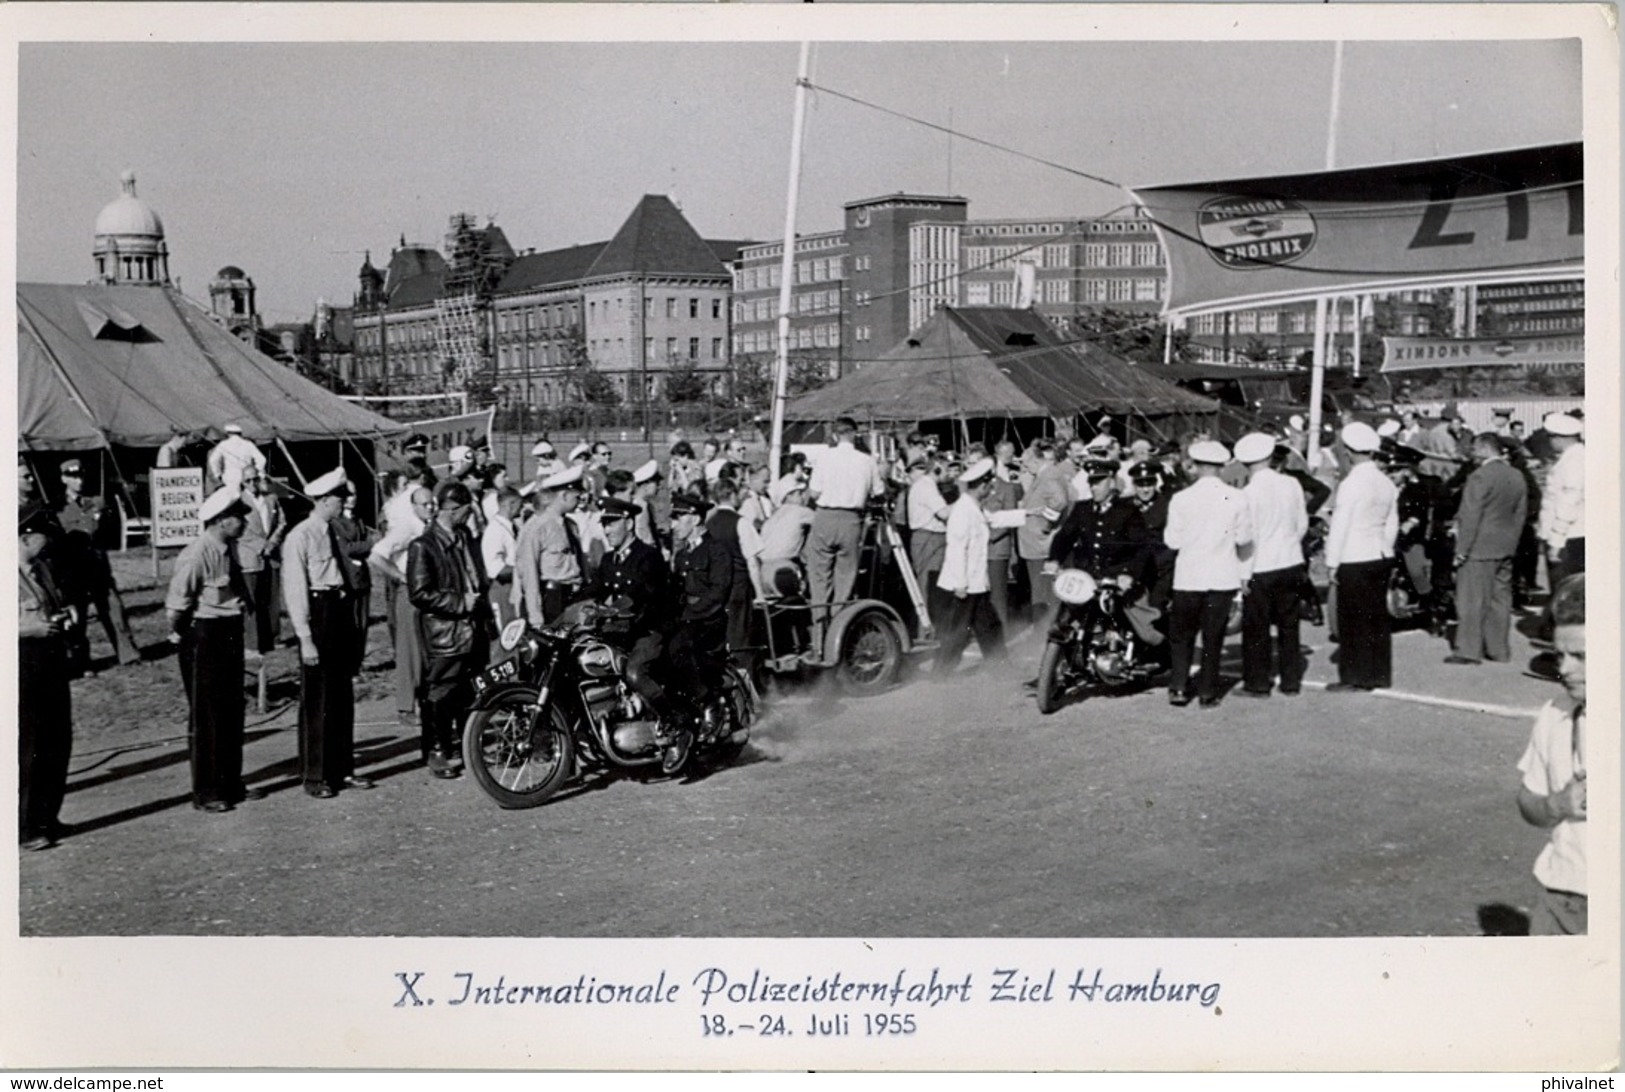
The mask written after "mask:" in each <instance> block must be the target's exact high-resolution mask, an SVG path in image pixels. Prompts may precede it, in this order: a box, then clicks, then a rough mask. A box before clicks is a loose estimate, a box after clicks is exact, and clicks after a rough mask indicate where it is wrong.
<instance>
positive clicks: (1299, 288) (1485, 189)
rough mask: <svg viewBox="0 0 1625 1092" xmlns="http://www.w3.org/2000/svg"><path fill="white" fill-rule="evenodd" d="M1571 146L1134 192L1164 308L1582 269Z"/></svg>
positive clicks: (1576, 147) (1579, 204)
mask: <svg viewBox="0 0 1625 1092" xmlns="http://www.w3.org/2000/svg"><path fill="white" fill-rule="evenodd" d="M1583 151H1584V150H1583V147H1582V145H1580V144H1579V143H1572V144H1557V145H1549V146H1545V147H1537V148H1519V149H1514V150H1511V151H1503V152H1491V153H1483V154H1478V155H1470V156H1459V157H1455V158H1450V159H1430V160H1423V161H1419V162H1413V163H1394V164H1386V165H1382V166H1374V167H1356V168H1352V169H1348V170H1335V171H1323V172H1317V173H1313V174H1300V175H1284V176H1280V177H1275V178H1249V179H1239V180H1231V181H1221V182H1202V183H1191V184H1185V185H1174V186H1149V187H1142V188H1137V189H1135V190H1134V195H1135V197H1136V199H1137V200H1138V201H1139V202H1140V204H1141V206H1142V209H1141V213H1142V215H1144V216H1145V217H1146V218H1148V219H1149V220H1151V221H1152V222H1153V223H1154V224H1155V225H1156V228H1157V231H1158V234H1159V235H1160V236H1161V237H1162V242H1163V248H1164V250H1165V252H1166V253H1167V261H1168V292H1167V299H1166V301H1165V308H1166V311H1168V312H1185V313H1194V312H1198V311H1208V310H1226V309H1230V308H1235V307H1252V306H1259V305H1263V304H1268V303H1286V302H1289V301H1295V300H1304V299H1313V298H1315V297H1317V296H1327V295H1346V294H1351V293H1356V292H1370V291H1386V290H1393V289H1399V288H1404V287H1408V286H1410V287H1422V286H1429V285H1435V286H1437V285H1445V284H1452V283H1454V284H1462V283H1477V284H1485V283H1492V282H1497V281H1518V280H1531V279H1548V278H1555V277H1577V276H1580V275H1581V273H1582V271H1583V268H1584V261H1585V207H1584V206H1585V200H1584V193H1585V191H1584V154H1583Z"/></svg>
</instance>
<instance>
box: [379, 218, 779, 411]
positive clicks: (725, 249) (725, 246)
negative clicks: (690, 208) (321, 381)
mask: <svg viewBox="0 0 1625 1092" xmlns="http://www.w3.org/2000/svg"><path fill="white" fill-rule="evenodd" d="M484 231H485V232H487V233H490V232H495V231H499V229H497V228H495V227H494V226H491V227H487V228H485V229H484ZM491 243H492V240H490V239H489V238H487V240H485V244H486V245H485V249H486V251H487V252H488V253H491V252H495V253H498V254H499V255H500V253H501V248H500V247H492V246H491V245H490V244H491ZM506 245H507V241H506V238H503V239H502V240H501V247H506ZM746 245H747V244H746V243H744V242H741V241H737V240H705V239H701V238H700V236H699V234H698V233H697V232H695V230H694V228H693V227H692V225H690V224H689V223H688V221H687V219H685V218H684V217H683V214H682V212H681V211H680V210H679V209H678V208H677V206H676V205H675V204H673V203H672V201H671V200H670V198H667V197H665V196H663V195H658V194H651V195H647V196H645V197H643V198H642V200H640V201H639V202H638V205H637V207H636V208H634V209H633V211H632V214H631V215H630V216H629V217H628V218H627V220H626V221H625V223H623V224H622V226H621V228H620V230H619V231H617V232H616V234H615V236H614V237H613V238H612V239H610V240H609V241H607V242H599V243H589V244H585V245H580V246H573V247H566V248H563V249H560V250H553V251H545V252H542V253H537V252H535V251H526V252H524V253H521V254H517V255H515V254H513V253H512V251H511V250H509V251H508V253H507V256H506V257H504V258H503V259H502V272H501V276H500V278H499V279H497V280H496V281H495V283H494V285H493V286H492V287H491V288H490V289H489V290H488V291H486V292H484V293H482V294H481V296H480V298H479V299H478V301H477V311H478V322H479V329H480V332H479V338H480V346H481V352H482V354H483V361H484V363H483V377H484V378H485V381H486V382H487V383H488V385H489V386H491V387H493V388H501V389H502V390H503V391H505V392H506V393H507V396H508V399H509V401H510V402H511V403H512V404H515V405H518V404H526V405H547V404H558V403H562V402H569V401H572V400H575V399H577V398H579V396H580V391H579V390H575V389H572V387H571V375H572V369H573V368H575V367H577V366H578V365H581V364H583V363H586V364H590V365H591V367H592V368H593V369H594V370H595V371H597V372H599V373H601V374H602V375H603V376H604V377H605V378H606V379H607V380H608V381H609V382H610V383H611V384H612V385H613V387H614V389H615V391H616V394H617V396H618V397H619V398H621V399H623V400H626V401H632V402H637V401H639V400H640V399H642V398H643V397H645V396H646V397H648V398H651V399H653V398H658V397H660V396H661V393H662V392H663V389H664V386H663V383H664V380H663V377H664V376H665V375H667V374H668V373H670V372H672V371H673V370H675V369H680V368H692V369H693V370H695V371H697V372H699V373H701V374H702V375H703V376H704V377H705V380H706V382H707V383H708V385H710V386H711V387H712V388H713V389H717V390H720V389H722V387H723V386H724V385H725V382H726V379H725V377H726V375H727V372H728V366H729V320H730V311H729V297H730V290H731V286H732V273H731V271H730V265H731V264H732V263H734V262H735V261H737V259H738V256H739V252H740V250H741V248H742V247H744V246H746ZM454 274H455V271H454V270H452V269H451V268H450V267H449V266H448V264H447V263H446V261H445V259H444V258H443V257H442V256H441V255H440V254H439V253H438V252H437V251H435V250H433V249H432V248H428V247H423V246H412V247H408V246H407V245H406V244H405V242H404V240H403V242H402V245H401V247H400V248H398V249H397V250H396V251H395V252H394V253H392V254H391V256H390V264H389V272H388V273H387V274H382V273H379V272H378V270H376V269H374V268H373V266H372V263H371V258H370V256H369V257H368V260H367V261H366V262H365V263H364V264H363V265H362V268H361V274H360V277H361V290H360V292H359V293H358V295H357V296H356V306H355V317H354V323H355V370H356V374H357V378H358V382H359V383H361V384H364V385H368V386H371V387H374V388H380V389H382V388H384V387H386V386H387V388H388V390H389V391H390V392H391V393H410V392H417V391H440V390H444V389H446V388H445V363H446V355H447V354H446V351H445V346H444V344H443V342H444V340H445V336H444V335H445V327H446V325H447V323H446V315H445V312H446V310H447V306H446V304H447V299H446V297H447V295H448V284H449V283H450V280H451V279H452V277H453V276H454ZM386 374H387V376H388V377H389V378H388V381H387V383H386V381H385V379H384V376H385V375H386ZM640 392H644V393H640Z"/></svg>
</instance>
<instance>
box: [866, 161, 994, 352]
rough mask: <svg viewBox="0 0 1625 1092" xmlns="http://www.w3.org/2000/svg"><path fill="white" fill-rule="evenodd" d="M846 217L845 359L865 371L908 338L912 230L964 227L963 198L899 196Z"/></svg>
mask: <svg viewBox="0 0 1625 1092" xmlns="http://www.w3.org/2000/svg"><path fill="white" fill-rule="evenodd" d="M843 208H844V210H845V213H846V226H845V230H844V232H843V234H844V235H845V236H846V244H847V254H846V263H845V271H846V285H845V287H846V289H847V294H846V296H845V300H844V302H845V304H846V306H845V308H844V309H843V313H842V315H841V359H842V360H843V361H845V362H850V363H852V364H853V365H854V366H858V367H861V366H862V365H863V364H864V363H866V362H867V361H871V360H874V359H875V358H876V357H878V356H880V355H881V354H883V353H884V352H886V350H888V349H890V348H891V347H892V346H893V345H895V344H897V343H898V342H899V341H901V340H903V339H904V338H906V337H907V336H908V335H909V331H910V330H912V329H914V327H915V326H916V325H917V323H914V322H913V321H912V319H913V318H914V315H913V314H912V313H911V312H912V308H911V306H910V302H911V301H910V294H911V286H912V284H913V267H914V261H913V258H912V255H911V254H910V246H911V238H912V235H913V227H914V225H915V224H917V223H920V222H921V221H932V222H934V223H939V224H962V223H964V222H965V217H966V213H967V212H968V210H969V208H970V202H969V201H968V200H966V199H965V198H963V197H946V196H933V195H929V194H912V193H894V194H890V195H888V196H886V197H871V198H868V199H866V200H863V201H850V202H848V203H847V204H846V205H845V206H843Z"/></svg>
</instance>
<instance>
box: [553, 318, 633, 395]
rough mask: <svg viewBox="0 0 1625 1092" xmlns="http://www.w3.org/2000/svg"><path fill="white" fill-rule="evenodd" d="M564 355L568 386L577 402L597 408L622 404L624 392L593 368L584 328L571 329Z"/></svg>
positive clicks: (566, 336)
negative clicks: (582, 330) (582, 331)
mask: <svg viewBox="0 0 1625 1092" xmlns="http://www.w3.org/2000/svg"><path fill="white" fill-rule="evenodd" d="M561 353H562V355H563V358H564V366H565V368H566V369H567V371H566V373H565V383H566V384H568V386H569V389H570V390H571V391H573V392H574V393H575V396H576V399H577V400H578V401H581V402H586V403H588V404H590V405H594V406H618V405H620V404H621V392H620V391H619V390H617V389H616V388H615V384H614V383H612V382H610V379H609V376H607V375H605V374H604V373H603V372H601V371H599V370H598V369H597V368H595V367H593V363H592V357H591V356H590V355H589V354H588V352H587V339H586V337H585V336H583V334H582V333H581V327H579V326H572V327H570V331H569V333H567V334H565V335H564V343H563V345H562V346H561Z"/></svg>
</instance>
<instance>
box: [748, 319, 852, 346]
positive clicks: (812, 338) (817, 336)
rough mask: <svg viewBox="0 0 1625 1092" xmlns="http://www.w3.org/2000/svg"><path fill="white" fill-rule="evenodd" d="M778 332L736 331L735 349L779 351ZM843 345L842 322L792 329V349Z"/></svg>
mask: <svg viewBox="0 0 1625 1092" xmlns="http://www.w3.org/2000/svg"><path fill="white" fill-rule="evenodd" d="M778 336H779V335H778V332H777V331H775V330H743V331H735V333H734V336H733V350H734V352H736V353H771V352H777V351H778V344H779V342H778ZM840 345H841V324H840V323H838V322H826V323H820V324H818V325H816V326H796V327H792V328H791V330H790V348H792V349H838V348H840Z"/></svg>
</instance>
